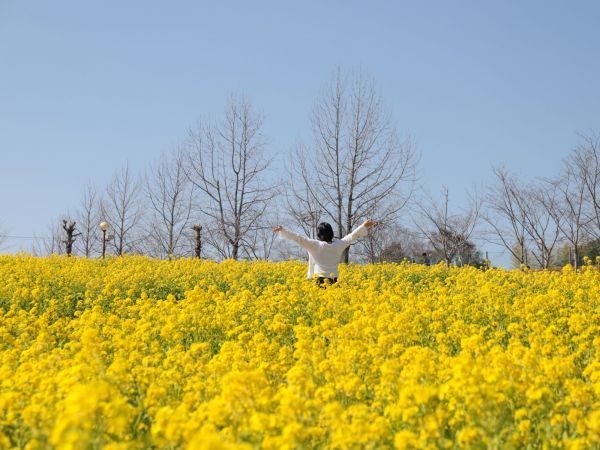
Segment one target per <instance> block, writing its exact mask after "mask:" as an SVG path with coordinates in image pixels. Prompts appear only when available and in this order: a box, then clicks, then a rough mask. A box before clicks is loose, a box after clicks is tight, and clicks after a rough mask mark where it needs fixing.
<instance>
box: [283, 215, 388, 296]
mask: <svg viewBox="0 0 600 450" xmlns="http://www.w3.org/2000/svg"><path fill="white" fill-rule="evenodd" d="M374 225H377V222H376V221H375V220H366V221H365V222H364V223H363V224H362V225H360V226H359V227H358V228H356V229H355V230H354V231H353V232H352V233H350V234H348V235H346V236H344V237H343V238H341V239H337V238H335V237H334V236H333V228H332V227H331V225H330V224H328V223H327V222H322V223H320V224H319V226H318V227H317V239H310V238H308V237H306V236H301V235H299V234H296V233H294V232H292V231H288V230H286V229H284V228H283V226H282V225H278V226H276V227H274V228H273V232H275V233H279V237H281V238H284V239H289V240H291V241H294V242H296V243H297V244H298V245H300V247H302V248H304V249H305V250H306V251H307V252H308V274H307V278H308V279H313V278H314V277H317V284H319V285H321V284H323V283H324V282H325V281H326V280H327V281H329V282H330V283H335V282H337V279H338V275H339V272H338V264H339V263H340V259H341V257H342V254H343V253H344V250H346V248H348V246H349V245H350V244H352V243H354V242H356V241H357V240H358V239H359V238H361V237H363V236H366V235H367V232H368V230H369V228H371V227H372V226H374Z"/></svg>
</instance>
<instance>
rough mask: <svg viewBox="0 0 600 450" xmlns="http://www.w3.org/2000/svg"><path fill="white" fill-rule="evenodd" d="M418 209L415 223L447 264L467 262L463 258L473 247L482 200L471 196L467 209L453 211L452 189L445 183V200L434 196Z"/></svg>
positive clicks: (443, 194) (443, 195) (443, 192)
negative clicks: (450, 202) (438, 199)
mask: <svg viewBox="0 0 600 450" xmlns="http://www.w3.org/2000/svg"><path fill="white" fill-rule="evenodd" d="M418 209H419V216H418V218H417V220H415V225H416V226H417V228H418V229H419V230H420V231H421V233H422V235H423V237H424V238H425V239H427V241H429V243H430V244H431V246H432V247H433V248H434V249H435V251H436V252H437V253H439V254H440V255H441V257H442V258H443V260H444V261H445V262H446V265H448V266H450V264H452V263H458V264H464V260H463V258H465V257H468V256H469V255H470V254H471V253H470V252H472V248H473V243H472V242H471V241H470V239H471V236H472V234H473V231H474V230H475V227H476V225H477V223H478V220H479V211H480V202H479V200H478V199H477V198H471V201H470V204H469V206H468V208H467V209H466V210H465V211H462V212H459V213H451V212H450V210H449V197H448V189H447V188H446V187H444V188H443V189H442V201H441V202H437V201H435V200H433V199H432V198H431V197H430V198H429V201H428V202H426V201H424V202H420V203H419V205H418Z"/></svg>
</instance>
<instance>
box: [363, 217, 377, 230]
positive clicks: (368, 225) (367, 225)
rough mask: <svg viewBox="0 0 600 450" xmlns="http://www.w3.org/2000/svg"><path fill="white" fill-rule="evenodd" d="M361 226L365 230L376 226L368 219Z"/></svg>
mask: <svg viewBox="0 0 600 450" xmlns="http://www.w3.org/2000/svg"><path fill="white" fill-rule="evenodd" d="M363 225H364V226H365V227H367V228H371V227H374V226H375V225H377V221H376V220H372V219H368V220H365V223H364V224H363Z"/></svg>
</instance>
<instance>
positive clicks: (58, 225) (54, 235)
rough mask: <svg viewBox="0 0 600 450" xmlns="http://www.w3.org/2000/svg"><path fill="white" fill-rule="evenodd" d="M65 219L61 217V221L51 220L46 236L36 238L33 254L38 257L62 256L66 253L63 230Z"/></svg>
mask: <svg viewBox="0 0 600 450" xmlns="http://www.w3.org/2000/svg"><path fill="white" fill-rule="evenodd" d="M64 217H65V216H63V217H61V219H60V220H59V219H51V220H50V222H48V225H47V227H46V232H45V234H44V236H39V237H34V240H33V243H32V244H31V253H33V254H34V255H37V256H43V255H53V254H56V255H61V254H64V253H65V247H64V245H63V235H64V230H63V228H62V221H63V220H64Z"/></svg>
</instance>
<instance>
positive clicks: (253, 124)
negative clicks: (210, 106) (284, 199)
mask: <svg viewBox="0 0 600 450" xmlns="http://www.w3.org/2000/svg"><path fill="white" fill-rule="evenodd" d="M262 125H263V119H262V117H261V116H260V115H259V114H257V113H256V112H255V111H254V110H253V109H252V106H251V104H250V102H249V101H248V100H247V99H245V98H243V97H235V96H231V97H230V99H229V104H228V106H227V109H226V111H225V117H224V118H223V120H222V121H220V122H219V123H216V124H215V123H208V122H206V123H204V124H199V125H198V127H197V128H196V129H193V130H191V131H190V135H189V138H190V139H189V145H190V148H189V152H188V162H189V164H188V176H189V178H190V180H191V181H192V183H193V184H194V185H195V186H196V187H197V188H198V190H199V192H200V193H201V194H202V201H203V208H202V213H203V215H204V216H205V220H204V222H205V223H206V233H205V241H206V243H207V244H208V245H210V246H211V247H213V248H214V249H215V250H216V251H217V253H218V254H219V255H220V256H221V257H226V258H233V259H238V258H240V257H241V256H242V255H243V254H251V248H250V247H252V246H253V242H254V237H253V236H254V235H255V234H256V233H258V232H259V231H260V230H261V229H265V228H268V227H269V224H266V223H263V218H264V216H265V213H266V211H267V208H268V206H269V204H270V202H271V200H272V199H273V198H274V196H275V193H276V191H275V189H274V184H273V183H272V182H271V181H270V180H269V178H268V169H269V164H270V162H269V161H268V160H266V159H265V156H264V151H265V140H264V137H263V135H262Z"/></svg>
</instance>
